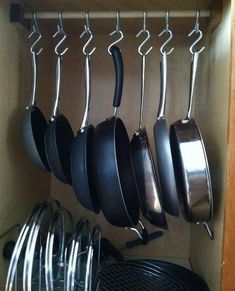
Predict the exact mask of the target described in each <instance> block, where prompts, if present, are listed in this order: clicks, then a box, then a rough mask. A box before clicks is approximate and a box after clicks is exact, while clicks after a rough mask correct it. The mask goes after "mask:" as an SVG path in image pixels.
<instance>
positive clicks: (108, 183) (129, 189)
mask: <svg viewBox="0 0 235 291" xmlns="http://www.w3.org/2000/svg"><path fill="white" fill-rule="evenodd" d="M110 51H111V54H112V57H113V60H114V65H115V72H116V86H115V95H114V101H113V107H114V116H113V117H110V118H108V119H107V120H105V121H104V122H102V123H100V124H99V125H98V126H97V127H96V130H95V143H94V148H93V150H94V152H93V167H94V180H95V183H96V189H97V194H98V198H99V203H100V206H101V209H102V211H103V214H104V216H105V217H106V219H107V220H108V221H109V222H110V223H111V224H113V225H115V226H119V227H132V226H134V225H136V224H137V223H138V220H139V203H138V191H137V187H136V182H135V176H134V171H133V163H132V156H131V150H130V142H129V138H128V135H127V131H126V128H125V126H124V124H123V122H122V120H121V119H120V118H118V117H116V114H117V109H118V107H119V106H120V103H121V97H122V87H123V61H122V55H121V52H120V50H119V48H118V47H117V46H112V47H111V48H110Z"/></svg>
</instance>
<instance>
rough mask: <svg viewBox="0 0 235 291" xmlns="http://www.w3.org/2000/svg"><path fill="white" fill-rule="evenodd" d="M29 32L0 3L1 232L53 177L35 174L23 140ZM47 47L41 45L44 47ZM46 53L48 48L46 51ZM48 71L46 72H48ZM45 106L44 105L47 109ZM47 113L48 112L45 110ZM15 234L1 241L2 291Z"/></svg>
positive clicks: (43, 99) (44, 83)
mask: <svg viewBox="0 0 235 291" xmlns="http://www.w3.org/2000/svg"><path fill="white" fill-rule="evenodd" d="M27 34H28V32H27V31H25V30H23V28H20V27H18V26H16V25H14V24H11V23H10V22H9V1H5V0H4V1H1V3H0V39H1V43H0V132H1V134H0V153H1V158H0V218H1V219H0V234H2V233H4V232H5V231H6V230H8V229H9V228H10V227H11V226H13V225H14V224H16V223H20V224H21V223H23V221H24V220H25V218H26V217H27V215H28V214H29V213H30V211H31V209H32V207H33V205H34V204H35V203H36V202H37V201H40V200H43V199H45V198H46V197H48V196H49V191H50V183H49V182H50V174H48V173H42V172H41V171H40V170H37V169H36V168H35V167H34V165H33V164H32V163H31V161H30V160H29V158H28V156H27V154H26V151H25V148H24V145H23V141H22V134H21V121H22V116H23V113H24V110H25V107H26V105H27V103H28V100H29V96H30V90H31V89H30V87H31V64H30V54H29V52H28V40H27ZM42 45H43V44H42ZM46 51H47V50H46V49H45V52H46ZM47 63H48V62H47V56H46V53H44V54H42V57H41V56H40V65H39V88H38V89H39V92H38V93H39V94H38V97H40V98H39V100H38V101H39V102H38V105H39V106H40V107H41V108H42V110H43V111H44V112H45V110H44V109H45V108H48V107H49V106H48V104H47V103H48V100H50V97H51V96H50V95H51V94H50V92H49V88H50V86H49V83H48V82H49V74H47V73H46V74H42V70H44V68H45V72H47V71H48V68H47V67H48V65H47ZM46 70H47V71H46ZM45 105H46V106H45ZM46 114H47V112H46ZM16 235H17V232H16V231H15V233H14V231H13V232H11V233H10V234H9V235H7V236H6V237H4V238H2V239H1V240H0V290H3V289H4V284H5V277H6V270H7V267H8V261H5V260H3V258H2V255H1V254H2V247H3V245H4V243H5V242H6V241H8V240H9V239H15V238H16Z"/></svg>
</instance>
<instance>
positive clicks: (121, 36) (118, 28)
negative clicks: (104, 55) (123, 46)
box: [108, 10, 124, 55]
mask: <svg viewBox="0 0 235 291" xmlns="http://www.w3.org/2000/svg"><path fill="white" fill-rule="evenodd" d="M114 34H119V35H120V36H119V38H118V39H117V40H115V41H114V42H112V43H111V44H110V45H109V47H108V53H109V54H110V55H111V51H110V49H111V47H112V46H113V45H115V44H117V43H119V42H120V41H121V40H122V39H123V37H124V35H123V32H122V31H121V29H120V11H119V10H117V12H116V28H115V30H114V31H112V32H111V33H110V34H109V35H110V36H112V35H114Z"/></svg>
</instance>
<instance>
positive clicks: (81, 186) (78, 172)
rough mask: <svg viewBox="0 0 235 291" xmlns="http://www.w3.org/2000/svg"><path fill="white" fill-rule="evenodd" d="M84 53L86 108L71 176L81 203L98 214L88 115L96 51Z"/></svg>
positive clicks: (74, 153)
mask: <svg viewBox="0 0 235 291" xmlns="http://www.w3.org/2000/svg"><path fill="white" fill-rule="evenodd" d="M85 32H86V31H85ZM86 33H88V34H89V35H90V38H89V40H88V42H87V44H88V43H89V42H90V41H91V39H92V38H93V34H92V32H91V31H90V29H88V30H87V32H86ZM82 35H83V34H82ZM87 44H85V46H84V48H85V49H86V46H87ZM83 52H84V54H85V56H86V60H85V92H86V106H85V112H84V117H83V121H82V125H81V128H80V130H79V131H78V133H77V137H76V138H75V140H74V142H73V145H72V149H71V175H72V185H73V189H74V191H75V194H76V197H77V199H78V200H79V202H80V203H81V204H82V205H83V206H84V207H85V208H87V209H89V210H92V211H94V212H96V213H98V212H99V206H98V201H97V194H96V190H95V185H94V182H93V176H92V146H93V140H94V133H95V128H94V126H93V125H91V124H90V125H89V124H88V114H89V107H90V87H91V84H90V82H91V76H90V55H91V54H92V53H93V52H94V49H93V50H91V52H86V51H85V50H83Z"/></svg>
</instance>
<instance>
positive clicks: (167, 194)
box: [153, 28, 179, 216]
mask: <svg viewBox="0 0 235 291" xmlns="http://www.w3.org/2000/svg"><path fill="white" fill-rule="evenodd" d="M164 32H168V33H169V38H168V40H167V41H166V42H165V43H164V44H163V45H162V46H161V49H160V51H161V53H162V61H161V64H160V68H161V94H160V103H159V109H158V113H157V120H156V122H155V124H154V128H153V133H154V140H155V148H156V156H157V163H158V173H159V180H160V185H161V190H162V199H163V206H164V209H165V211H166V212H167V213H169V214H171V215H174V216H178V215H179V214H178V196H177V195H178V193H177V188H176V181H175V173H174V166H173V161H172V155H171V147H170V141H169V133H168V129H167V124H166V119H165V107H166V93H167V55H168V54H169V53H171V52H172V51H173V49H171V50H170V51H168V52H167V51H166V49H165V45H166V44H167V43H168V42H169V41H170V40H171V38H172V32H171V30H169V28H167V30H166V29H165V30H163V32H162V33H160V36H161V35H162V34H163V33H164Z"/></svg>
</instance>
